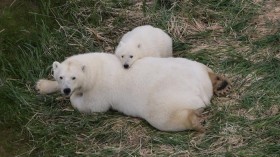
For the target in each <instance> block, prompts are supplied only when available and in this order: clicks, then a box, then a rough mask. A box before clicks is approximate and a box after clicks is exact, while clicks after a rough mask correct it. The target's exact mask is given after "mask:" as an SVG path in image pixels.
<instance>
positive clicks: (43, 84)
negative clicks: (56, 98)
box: [35, 79, 59, 94]
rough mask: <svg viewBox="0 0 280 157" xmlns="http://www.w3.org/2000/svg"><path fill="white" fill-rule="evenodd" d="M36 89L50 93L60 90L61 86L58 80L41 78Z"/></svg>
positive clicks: (43, 92) (42, 92)
mask: <svg viewBox="0 0 280 157" xmlns="http://www.w3.org/2000/svg"><path fill="white" fill-rule="evenodd" d="M35 89H36V90H37V91H38V92H39V93H40V94H50V93H54V92H57V91H59V86H58V82H57V81H51V80H45V79H40V80H39V81H37V83H36V87H35Z"/></svg>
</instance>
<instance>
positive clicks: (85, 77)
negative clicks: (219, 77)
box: [38, 53, 213, 131]
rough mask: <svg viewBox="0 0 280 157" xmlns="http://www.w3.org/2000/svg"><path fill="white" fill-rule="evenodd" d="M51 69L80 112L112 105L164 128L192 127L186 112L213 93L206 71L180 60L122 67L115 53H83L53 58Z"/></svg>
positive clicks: (149, 59) (204, 102)
mask: <svg viewBox="0 0 280 157" xmlns="http://www.w3.org/2000/svg"><path fill="white" fill-rule="evenodd" d="M53 70H54V78H55V80H56V81H57V82H58V85H59V89H61V90H62V92H64V90H65V89H67V88H68V89H70V92H69V93H67V94H69V95H71V97H70V100H71V104H72V105H73V106H74V107H75V108H77V109H78V110H79V111H81V112H86V113H90V112H105V111H107V110H109V109H110V108H112V109H115V110H117V111H119V112H122V113H124V114H126V115H130V116H135V117H141V118H143V119H145V120H147V121H148V122H149V123H150V124H151V125H152V126H154V127H156V128H157V129H159V130H164V131H180V130H185V129H193V126H191V124H189V123H191V122H189V121H188V118H187V117H188V116H189V115H188V114H191V113H190V112H191V111H192V110H196V109H199V108H202V107H205V106H206V105H209V104H210V99H211V97H212V95H213V87H212V83H211V80H210V78H209V76H208V72H209V70H210V69H209V68H208V67H206V66H205V65H203V64H201V63H198V62H195V61H191V60H188V59H183V58H155V57H146V58H143V59H141V60H139V61H137V62H135V65H134V67H133V68H131V69H130V70H125V69H123V68H122V65H121V64H120V62H119V60H118V58H117V57H116V56H115V55H112V54H106V53H87V54H80V55H75V56H72V57H69V58H67V59H66V60H65V61H63V62H62V63H59V62H54V63H53ZM41 82H44V80H41ZM38 83H40V81H39V82H38ZM53 84H54V83H53ZM39 88H40V87H39ZM56 88H58V87H56ZM40 90H44V89H40ZM48 90H49V89H48ZM184 121H187V122H186V123H185V122H184Z"/></svg>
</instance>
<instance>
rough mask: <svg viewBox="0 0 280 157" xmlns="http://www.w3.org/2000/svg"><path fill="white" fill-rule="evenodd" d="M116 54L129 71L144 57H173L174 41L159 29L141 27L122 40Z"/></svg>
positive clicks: (127, 34)
mask: <svg viewBox="0 0 280 157" xmlns="http://www.w3.org/2000/svg"><path fill="white" fill-rule="evenodd" d="M115 54H116V55H117V56H118V58H119V59H120V61H121V63H122V65H123V67H124V68H125V69H128V68H130V67H131V66H132V64H133V63H134V62H135V61H136V60H138V59H141V58H143V57H147V56H151V57H172V39H171V38H170V37H169V35H168V34H167V33H165V32H164V31H163V30H161V29H159V28H155V27H153V26H150V25H144V26H139V27H136V28H134V29H133V30H132V31H130V32H127V33H126V34H125V35H124V36H123V37H122V38H121V40H120V43H119V45H118V46H117V48H116V51H115Z"/></svg>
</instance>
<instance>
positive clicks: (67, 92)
mask: <svg viewBox="0 0 280 157" xmlns="http://www.w3.org/2000/svg"><path fill="white" fill-rule="evenodd" d="M70 92H71V89H70V88H65V89H63V93H64V94H65V95H69V94H70Z"/></svg>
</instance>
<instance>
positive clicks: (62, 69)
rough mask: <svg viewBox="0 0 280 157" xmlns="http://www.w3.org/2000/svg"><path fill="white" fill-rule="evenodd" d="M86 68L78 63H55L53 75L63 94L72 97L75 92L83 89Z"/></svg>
mask: <svg viewBox="0 0 280 157" xmlns="http://www.w3.org/2000/svg"><path fill="white" fill-rule="evenodd" d="M85 68H86V67H85V66H84V65H81V64H80V63H77V62H71V61H65V62H62V63H59V62H56V61H55V62H53V75H54V78H55V80H56V81H57V82H58V84H59V87H60V89H61V92H62V93H63V94H65V95H71V94H72V93H73V92H74V91H76V90H81V89H82V85H83V82H84V81H85V80H84V78H85Z"/></svg>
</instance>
